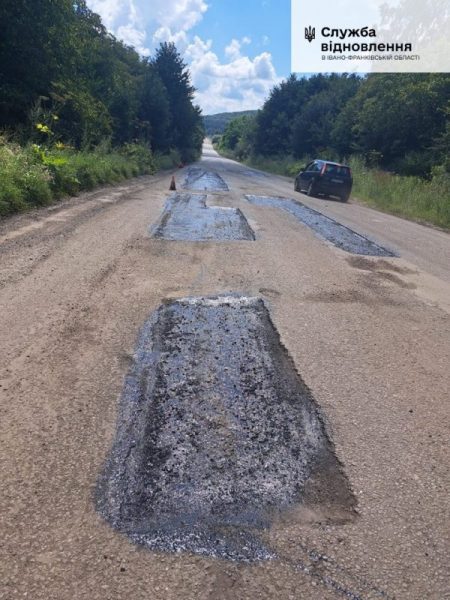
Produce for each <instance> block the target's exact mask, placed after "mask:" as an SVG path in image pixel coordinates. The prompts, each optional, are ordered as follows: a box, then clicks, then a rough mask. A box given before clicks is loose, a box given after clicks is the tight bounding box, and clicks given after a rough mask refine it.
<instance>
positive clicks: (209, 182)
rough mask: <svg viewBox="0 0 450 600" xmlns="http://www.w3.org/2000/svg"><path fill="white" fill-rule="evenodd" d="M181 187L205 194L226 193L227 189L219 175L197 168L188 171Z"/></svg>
mask: <svg viewBox="0 0 450 600" xmlns="http://www.w3.org/2000/svg"><path fill="white" fill-rule="evenodd" d="M183 187H184V188H185V189H188V190H194V191H198V192H200V191H202V192H203V191H206V192H228V191H229V187H228V185H227V184H226V183H225V181H224V180H223V179H222V177H221V176H220V175H218V174H217V173H214V172H213V171H205V170H204V169H201V168H199V167H191V168H189V169H188V172H187V174H186V178H185V180H184V183H183Z"/></svg>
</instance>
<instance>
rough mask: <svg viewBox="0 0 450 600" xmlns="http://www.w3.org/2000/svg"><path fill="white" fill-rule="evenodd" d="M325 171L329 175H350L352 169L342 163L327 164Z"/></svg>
mask: <svg viewBox="0 0 450 600" xmlns="http://www.w3.org/2000/svg"><path fill="white" fill-rule="evenodd" d="M325 173H327V174H328V175H337V176H339V177H350V169H349V168H348V167H343V166H341V165H327V166H326V168H325Z"/></svg>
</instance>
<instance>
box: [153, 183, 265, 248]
mask: <svg viewBox="0 0 450 600" xmlns="http://www.w3.org/2000/svg"><path fill="white" fill-rule="evenodd" d="M150 233H151V235H152V237H155V238H162V239H165V240H185V241H200V242H202V241H218V242H220V241H232V240H251V241H252V240H254V239H255V235H254V233H253V231H252V229H251V227H250V225H249V224H248V223H247V220H246V218H245V217H244V215H243V214H242V212H241V211H240V210H239V209H238V208H228V207H221V206H207V205H206V195H194V194H174V195H173V196H171V197H170V198H169V199H168V200H167V202H166V206H165V208H164V212H163V214H162V216H161V218H160V219H159V221H158V223H156V225H154V226H153V227H152V228H151V230H150Z"/></svg>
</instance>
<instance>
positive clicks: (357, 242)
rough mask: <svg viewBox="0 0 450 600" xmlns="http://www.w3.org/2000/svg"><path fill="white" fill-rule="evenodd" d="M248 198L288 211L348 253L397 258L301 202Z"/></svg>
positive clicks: (259, 197)
mask: <svg viewBox="0 0 450 600" xmlns="http://www.w3.org/2000/svg"><path fill="white" fill-rule="evenodd" d="M246 198H247V200H248V201H249V202H251V203H252V204H256V205H258V206H269V207H273V208H280V209H281V210H285V211H287V212H288V213H290V214H291V215H293V216H294V217H295V218H296V219H298V220H299V221H300V222H301V223H303V224H304V225H307V226H308V227H309V228H310V229H312V230H313V231H314V232H315V233H316V234H317V235H318V236H319V237H320V238H322V239H323V240H327V241H328V242H331V243H332V244H333V245H334V246H337V247H338V248H341V249H342V250H345V251H346V252H351V253H352V254H362V255H365V256H395V254H394V253H393V252H391V251H390V250H387V249H386V248H383V247H382V246H379V245H378V244H376V243H375V242H373V241H371V240H369V239H368V238H366V237H364V236H363V235H361V234H359V233H356V232H355V231H353V230H352V229H350V228H349V227H346V226H345V225H342V224H341V223H338V222H337V221H335V220H334V219H331V218H330V217H326V216H325V215H323V214H322V213H320V212H318V211H317V210H314V209H312V208H309V207H308V206H305V205H304V204H301V203H300V202H296V201H294V200H290V199H288V198H279V197H272V196H254V195H246Z"/></svg>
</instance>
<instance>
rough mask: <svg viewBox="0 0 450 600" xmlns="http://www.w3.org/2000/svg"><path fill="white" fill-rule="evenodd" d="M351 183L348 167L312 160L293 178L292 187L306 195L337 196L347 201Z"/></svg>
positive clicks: (350, 173)
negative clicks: (293, 183)
mask: <svg viewBox="0 0 450 600" xmlns="http://www.w3.org/2000/svg"><path fill="white" fill-rule="evenodd" d="M352 185H353V178H352V172H351V170H350V167H347V166H346V165H341V164H339V163H335V162H329V161H327V160H313V161H312V162H311V163H309V165H306V167H305V168H304V170H303V171H300V173H299V174H298V175H297V177H296V178H295V186H294V189H295V191H296V192H302V191H305V192H306V193H307V194H308V196H316V195H318V194H323V195H324V196H337V197H338V198H340V199H341V200H342V202H347V200H348V199H349V197H350V192H351V191H352Z"/></svg>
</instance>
